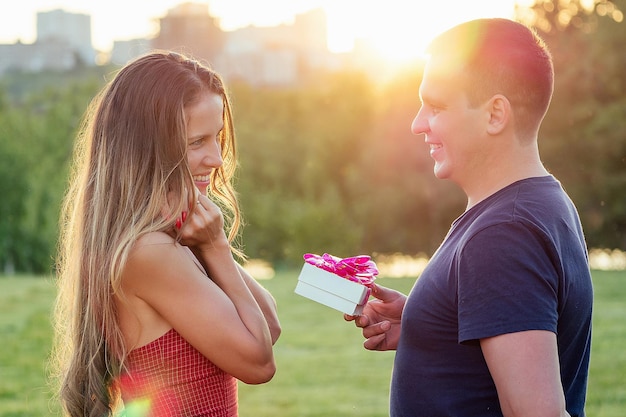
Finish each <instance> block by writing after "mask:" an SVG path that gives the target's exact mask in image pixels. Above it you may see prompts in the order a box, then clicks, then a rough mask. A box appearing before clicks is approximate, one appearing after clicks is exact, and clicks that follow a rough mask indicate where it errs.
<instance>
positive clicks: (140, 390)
mask: <svg viewBox="0 0 626 417" xmlns="http://www.w3.org/2000/svg"><path fill="white" fill-rule="evenodd" d="M126 364H127V365H126V366H127V369H128V372H127V373H125V374H123V375H122V377H121V378H120V389H121V393H122V399H123V401H124V408H125V410H126V415H128V416H134V415H141V416H150V417H174V416H176V417H178V416H185V417H187V416H189V417H191V416H193V417H209V416H210V417H236V416H237V415H238V414H237V380H236V379H235V378H234V377H232V376H231V375H228V374H227V373H226V372H224V371H222V370H221V369H220V368H218V367H217V366H215V365H214V364H213V363H212V362H211V361H209V360H208V359H207V358H206V357H204V356H203V355H202V354H201V353H200V352H198V351H197V350H196V349H195V348H194V347H193V346H191V345H190V344H189V343H188V342H187V341H186V340H185V339H183V337H182V336H181V335H179V334H178V332H177V331H176V330H174V329H171V330H170V331H168V332H167V333H165V334H164V335H163V336H161V337H159V338H158V339H156V340H154V341H152V342H150V343H148V344H147V345H145V346H142V347H140V348H137V349H134V350H132V351H131V352H130V353H129V355H128V358H127V362H126Z"/></svg>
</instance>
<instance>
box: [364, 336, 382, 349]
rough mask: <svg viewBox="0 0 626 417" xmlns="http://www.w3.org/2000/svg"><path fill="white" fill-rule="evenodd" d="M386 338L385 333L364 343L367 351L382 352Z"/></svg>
mask: <svg viewBox="0 0 626 417" xmlns="http://www.w3.org/2000/svg"><path fill="white" fill-rule="evenodd" d="M386 337H387V335H386V334H385V333H383V334H378V335H376V336H372V337H370V338H368V339H366V340H365V342H363V347H364V348H365V349H367V350H381V348H382V344H383V343H384V342H385V339H386Z"/></svg>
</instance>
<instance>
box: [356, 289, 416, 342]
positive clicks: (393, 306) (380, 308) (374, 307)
mask: <svg viewBox="0 0 626 417" xmlns="http://www.w3.org/2000/svg"><path fill="white" fill-rule="evenodd" d="M372 296H373V297H374V299H373V300H370V301H369V302H368V303H367V304H366V305H365V307H364V308H363V314H362V315H360V316H351V315H349V314H344V319H345V320H346V321H354V324H355V325H356V326H357V327H360V328H362V329H363V337H364V338H365V342H363V347H365V349H368V350H381V351H382V350H394V349H396V347H397V346H398V340H399V339H400V320H401V317H402V310H403V309H404V303H405V302H406V296H405V295H404V294H402V293H401V292H398V291H396V290H392V289H390V288H386V287H382V286H380V285H376V284H373V285H372Z"/></svg>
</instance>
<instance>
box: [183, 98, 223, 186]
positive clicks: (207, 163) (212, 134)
mask: <svg viewBox="0 0 626 417" xmlns="http://www.w3.org/2000/svg"><path fill="white" fill-rule="evenodd" d="M223 113H224V102H223V100H222V97H220V96H219V95H218V94H214V93H210V92H207V93H204V94H202V95H201V96H200V98H199V99H198V100H197V101H195V102H193V103H192V104H190V105H189V106H187V107H186V108H185V116H186V118H187V162H188V163H189V168H190V169H191V174H192V175H193V182H194V183H195V185H196V187H197V188H198V190H200V193H202V194H205V195H206V193H207V189H208V187H209V184H210V177H211V172H212V171H213V170H214V169H216V168H219V167H220V166H221V165H222V162H223V161H222V154H221V149H220V144H219V135H220V132H221V131H222V129H223V128H224V120H223Z"/></svg>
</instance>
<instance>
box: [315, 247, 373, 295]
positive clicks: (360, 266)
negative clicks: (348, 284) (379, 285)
mask: <svg viewBox="0 0 626 417" xmlns="http://www.w3.org/2000/svg"><path fill="white" fill-rule="evenodd" d="M304 261H305V262H306V263H309V264H311V265H313V266H316V267H318V268H321V269H323V270H325V271H328V272H332V273H333V274H335V275H338V276H340V277H342V278H345V279H348V280H350V281H353V282H358V283H359V284H362V285H365V286H367V287H370V286H371V285H372V283H373V282H374V280H375V279H376V275H378V268H377V267H376V263H374V261H372V259H371V258H370V257H369V256H367V255H359V256H353V257H350V258H343V259H342V258H338V257H336V256H333V255H329V254H327V253H325V254H324V255H322V256H320V255H316V254H314V253H307V254H305V255H304Z"/></svg>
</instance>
